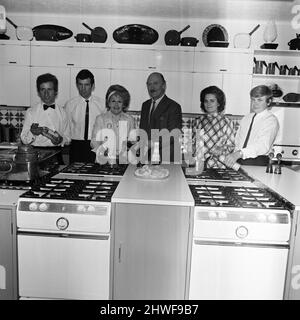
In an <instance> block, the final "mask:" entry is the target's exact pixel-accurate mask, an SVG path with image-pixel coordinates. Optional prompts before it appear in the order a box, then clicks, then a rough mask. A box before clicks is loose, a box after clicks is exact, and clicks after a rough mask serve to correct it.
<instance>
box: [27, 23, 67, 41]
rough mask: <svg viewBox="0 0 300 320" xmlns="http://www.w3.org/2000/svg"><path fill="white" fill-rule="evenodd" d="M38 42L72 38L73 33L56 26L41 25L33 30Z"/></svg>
mask: <svg viewBox="0 0 300 320" xmlns="http://www.w3.org/2000/svg"><path fill="white" fill-rule="evenodd" d="M32 31H33V35H34V37H35V39H36V40H44V41H59V40H65V39H68V38H71V37H72V35H73V32H72V31H71V30H69V29H67V28H65V27H62V26H57V25H55V24H41V25H39V26H36V27H34V28H33V29H32Z"/></svg>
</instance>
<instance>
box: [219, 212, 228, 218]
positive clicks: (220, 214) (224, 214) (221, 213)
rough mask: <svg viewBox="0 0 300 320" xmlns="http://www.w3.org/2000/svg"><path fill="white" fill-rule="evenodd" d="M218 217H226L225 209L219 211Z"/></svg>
mask: <svg viewBox="0 0 300 320" xmlns="http://www.w3.org/2000/svg"><path fill="white" fill-rule="evenodd" d="M219 219H227V213H226V212H225V211H219Z"/></svg>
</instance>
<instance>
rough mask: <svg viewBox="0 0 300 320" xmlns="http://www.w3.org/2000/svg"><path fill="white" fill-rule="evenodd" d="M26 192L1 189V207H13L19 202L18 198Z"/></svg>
mask: <svg viewBox="0 0 300 320" xmlns="http://www.w3.org/2000/svg"><path fill="white" fill-rule="evenodd" d="M24 192H26V190H8V189H0V206H3V205H4V206H12V205H14V204H16V203H17V202H18V198H19V196H20V195H21V194H23V193H24Z"/></svg>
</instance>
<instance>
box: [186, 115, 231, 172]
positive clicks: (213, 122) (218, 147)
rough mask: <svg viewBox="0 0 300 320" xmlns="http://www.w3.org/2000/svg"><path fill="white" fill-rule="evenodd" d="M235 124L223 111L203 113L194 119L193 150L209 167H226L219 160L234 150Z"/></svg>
mask: <svg viewBox="0 0 300 320" xmlns="http://www.w3.org/2000/svg"><path fill="white" fill-rule="evenodd" d="M234 133H235V131H234V126H233V123H232V122H231V120H229V119H228V118H227V117H225V115H224V114H222V113H215V114H203V115H201V116H200V117H198V118H196V119H195V120H194V124H193V142H192V143H193V152H194V156H195V157H202V158H204V160H205V161H206V167H207V168H222V169H224V168H226V167H225V166H224V165H223V164H222V163H221V162H220V161H219V160H218V157H219V156H220V155H227V154H229V153H231V152H233V150H234Z"/></svg>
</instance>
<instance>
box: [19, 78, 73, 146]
mask: <svg viewBox="0 0 300 320" xmlns="http://www.w3.org/2000/svg"><path fill="white" fill-rule="evenodd" d="M36 87H37V92H38V96H39V97H40V99H41V102H40V103H39V104H37V105H36V106H33V107H31V108H29V109H27V111H26V115H25V120H24V124H23V129H22V132H21V140H22V142H23V143H24V144H32V145H33V146H36V147H61V146H63V145H65V144H68V143H69V142H70V140H71V139H70V135H71V133H70V125H69V121H68V118H67V115H66V113H65V111H64V109H63V108H62V107H60V106H58V105H56V104H55V100H56V97H57V93H58V80H57V78H56V77H55V76H54V75H52V74H50V73H46V74H42V75H40V76H38V78H37V80H36Z"/></svg>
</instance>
